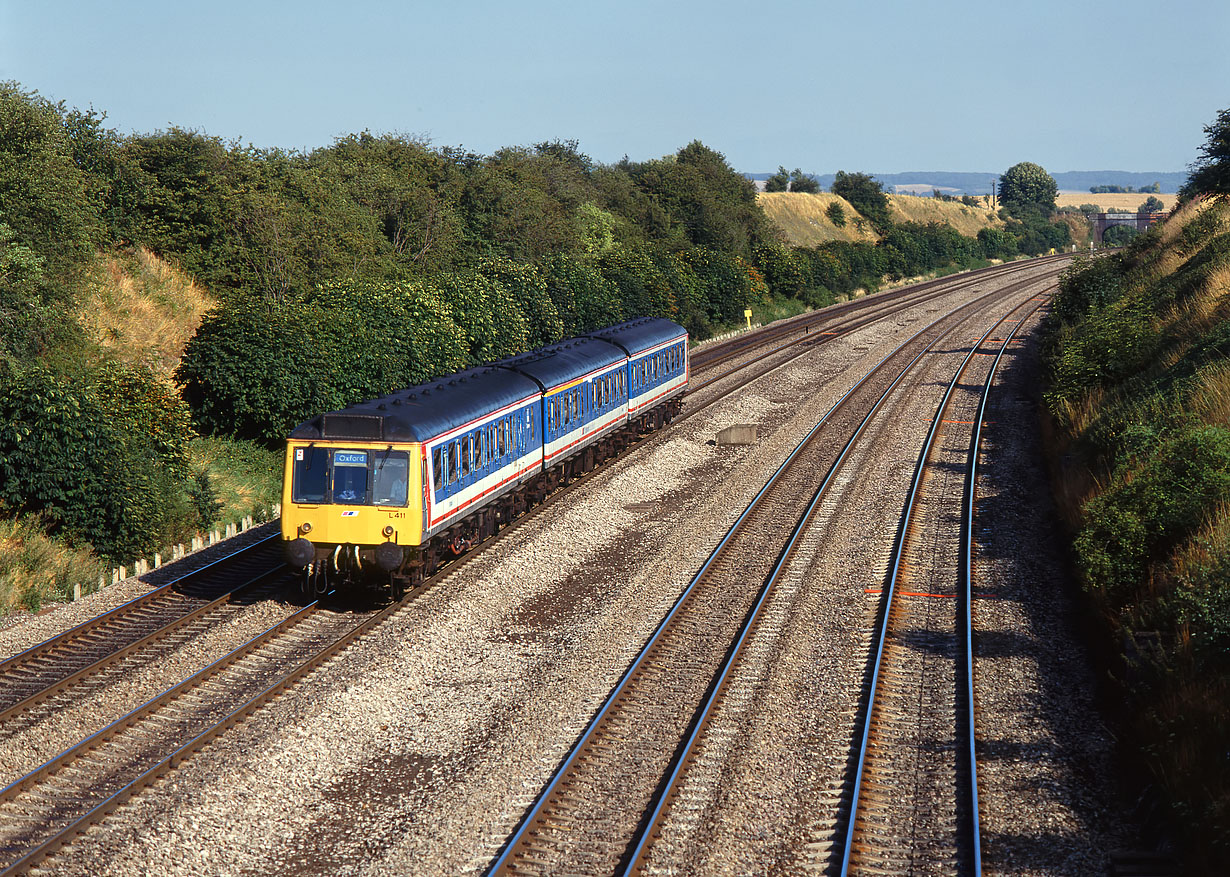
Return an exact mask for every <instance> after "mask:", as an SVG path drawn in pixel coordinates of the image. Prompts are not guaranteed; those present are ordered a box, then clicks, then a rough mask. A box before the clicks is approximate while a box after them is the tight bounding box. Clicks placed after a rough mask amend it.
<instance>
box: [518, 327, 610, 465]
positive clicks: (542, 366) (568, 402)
mask: <svg viewBox="0 0 1230 877" xmlns="http://www.w3.org/2000/svg"><path fill="white" fill-rule="evenodd" d="M627 361H628V359H627V355H626V354H625V353H624V352H623V350H621V349H620V348H619V347H618V346H616V345H614V344H610V343H608V342H606V341H603V340H601V339H597V338H571V339H569V340H567V341H561V342H560V343H558V344H552V345H550V346H549V347H545V348H542V349H540V350H535V351H532V352H530V353H525V354H522V355H520V356H514V357H510V358H509V359H505V360H501V361H499V362H498V363H495V364H496V365H499V366H501V367H503V368H508V369H513V370H516V371H517V372H519V373H521V374H524V375H526V376H528V377H530V378H532V379H533V380H534V381H536V382H537V383H538V384H539V386H540V387H541V388H542V394H543V400H542V420H541V424H542V434H543V436H544V437H545V445H544V448H543V465H544V466H545V467H550V466H553V465H556V464H558V463H560V462H562V461H563V460H565V459H567V458H568V457H570V456H572V455H573V454H576V453H578V452H580V451H581V450H583V449H584V448H585V447H587V446H588V445H590V444H592V443H593V442H595V441H597V440H598V438H600V437H601V436H602V435H604V434H605V433H607V432H610V431H611V430H614V429H617V428H619V427H620V426H622V425H623V424H624V423H626V422H627V392H626V382H625V381H624V380H622V379H621V377H620V376H621V374H622V373H623V372H624V371H625V369H626V366H627Z"/></svg>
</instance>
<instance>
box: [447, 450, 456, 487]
mask: <svg viewBox="0 0 1230 877" xmlns="http://www.w3.org/2000/svg"><path fill="white" fill-rule="evenodd" d="M456 480H457V443H456V442H449V443H448V483H449V484H452V483H453V482H454V481H456Z"/></svg>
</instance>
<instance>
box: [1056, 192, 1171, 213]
mask: <svg viewBox="0 0 1230 877" xmlns="http://www.w3.org/2000/svg"><path fill="white" fill-rule="evenodd" d="M1148 197H1149V193H1148V192H1126V193H1125V192H1113V193H1110V192H1108V193H1106V194H1101V195H1095V194H1093V193H1092V192H1060V193H1059V197H1058V198H1056V199H1055V205H1056V206H1058V207H1080V206H1081V205H1082V204H1096V205H1098V206H1099V207H1101V208H1102V210H1101V211H1100V212H1102V213H1114V212H1116V211H1124V212H1127V213H1135V212H1136V208H1138V207H1139V206H1140V205H1141V204H1144V203H1145V199H1146V198H1148ZM1153 197H1154V198H1157V199H1158V200H1159V201H1161V202H1162V203H1163V204H1165V205H1166V209H1167V210H1173V209H1174V205H1175V202H1176V201H1178V200H1179V196H1178V195H1175V194H1174V193H1173V192H1172V193H1169V194H1166V193H1163V194H1161V195H1154V196H1153Z"/></svg>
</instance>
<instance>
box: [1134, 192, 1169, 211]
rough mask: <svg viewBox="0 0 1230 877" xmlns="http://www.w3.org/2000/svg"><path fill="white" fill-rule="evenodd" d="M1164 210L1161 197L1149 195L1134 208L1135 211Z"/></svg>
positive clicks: (1164, 206)
mask: <svg viewBox="0 0 1230 877" xmlns="http://www.w3.org/2000/svg"><path fill="white" fill-rule="evenodd" d="M1165 210H1166V205H1165V204H1163V203H1162V199H1161V198H1155V197H1154V196H1153V195H1150V196H1149V197H1148V198H1146V199H1145V201H1144V203H1143V204H1141V205H1140V206H1139V207H1137V208H1136V212H1137V213H1162V212H1164V211H1165Z"/></svg>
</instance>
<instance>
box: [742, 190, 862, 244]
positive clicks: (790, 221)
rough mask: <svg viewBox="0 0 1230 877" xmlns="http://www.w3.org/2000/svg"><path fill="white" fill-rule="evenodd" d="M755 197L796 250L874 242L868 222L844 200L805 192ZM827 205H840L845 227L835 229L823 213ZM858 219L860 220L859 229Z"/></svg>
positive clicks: (823, 193) (823, 194)
mask: <svg viewBox="0 0 1230 877" xmlns="http://www.w3.org/2000/svg"><path fill="white" fill-rule="evenodd" d="M757 197H758V200H759V202H760V206H761V207H762V208H764V212H765V214H766V215H767V216H768V217H769V219H770V220H772V221H773V222H774V223H775V224H776V225H777V227H778V228H780V229H781V230H782V232H783V233H785V235H786V240H787V242H789V243H791V244H793V245H795V246H796V247H814V246H816V245H817V244H823V243H825V242H827V241H867V242H868V243H875V242H876V241H877V240H879V238H878V236H877V235H876V233H875V232H874V231H872V229H871V223H869V222H867V220H866V219H864V218H863V217H862V215H861V214H860V213H859V212H858V211H857V210H855V209H854V208H853V207H851V206H850V203H849V202H848V201H846V199H844V198H841V197H839V196H837V195H833V194H832V193H829V192H821V193H819V194H816V195H810V194H808V193H806V192H761V193H760V195H759V196H757ZM830 204H840V205H841V207H842V209H843V210H844V211H845V212H846V224H845V226H844V227H841V228H838V227H837V226H835V225H833V221H832V220H831V219H829V217H828V215H827V214H826V213H825V212H824V211H825V210H827V209H828V207H829V205H830ZM858 220H862V225H863V228H862V229H861V230H860V229H859V227H858V225H859V223H858Z"/></svg>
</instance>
